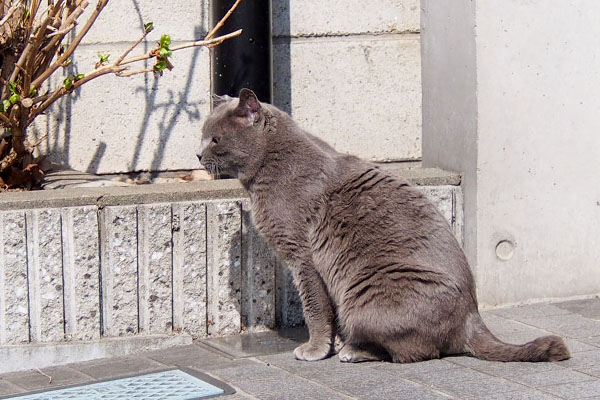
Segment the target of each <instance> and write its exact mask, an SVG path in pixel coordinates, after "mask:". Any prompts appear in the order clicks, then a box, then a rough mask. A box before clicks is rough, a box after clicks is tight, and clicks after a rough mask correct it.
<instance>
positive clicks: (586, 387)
mask: <svg viewBox="0 0 600 400" xmlns="http://www.w3.org/2000/svg"><path fill="white" fill-rule="evenodd" d="M544 391H545V392H548V393H551V394H553V395H556V396H560V397H562V398H565V399H579V398H587V397H592V396H600V381H598V380H596V381H593V382H579V383H568V384H564V385H554V386H546V387H544Z"/></svg>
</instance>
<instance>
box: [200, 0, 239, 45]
mask: <svg viewBox="0 0 600 400" xmlns="http://www.w3.org/2000/svg"><path fill="white" fill-rule="evenodd" d="M241 2H242V0H237V1H236V2H235V3H234V4H233V5H232V6H231V8H230V9H229V11H227V13H226V14H225V15H224V16H223V18H221V20H220V21H219V22H218V23H217V24H216V25H215V26H214V28H212V30H211V31H210V32H209V33H208V35H206V36H205V37H204V40H208V39H210V38H212V37H213V36H215V34H216V33H217V31H218V30H219V29H221V27H222V26H223V25H224V24H225V21H227V18H229V16H230V15H231V14H232V13H233V12H234V11H235V9H236V8H237V6H238V5H239V4H240V3H241Z"/></svg>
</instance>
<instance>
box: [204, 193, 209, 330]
mask: <svg viewBox="0 0 600 400" xmlns="http://www.w3.org/2000/svg"><path fill="white" fill-rule="evenodd" d="M204 233H205V234H206V240H205V241H204V261H205V262H204V329H205V330H206V331H205V332H204V334H205V335H208V263H209V254H208V240H209V238H210V235H209V232H208V203H204Z"/></svg>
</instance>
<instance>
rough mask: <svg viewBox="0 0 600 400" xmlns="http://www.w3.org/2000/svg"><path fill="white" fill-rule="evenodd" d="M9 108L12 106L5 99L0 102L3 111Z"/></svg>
mask: <svg viewBox="0 0 600 400" xmlns="http://www.w3.org/2000/svg"><path fill="white" fill-rule="evenodd" d="M10 106H12V104H10V101H8V100H6V99H5V100H2V108H3V110H4V111H8V109H9V108H10ZM4 111H3V112H4Z"/></svg>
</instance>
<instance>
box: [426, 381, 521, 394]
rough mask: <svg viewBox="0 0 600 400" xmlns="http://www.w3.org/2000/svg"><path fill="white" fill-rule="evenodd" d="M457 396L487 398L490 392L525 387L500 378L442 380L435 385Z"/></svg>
mask: <svg viewBox="0 0 600 400" xmlns="http://www.w3.org/2000/svg"><path fill="white" fill-rule="evenodd" d="M435 387H436V388H437V389H440V390H442V391H443V392H446V393H448V394H450V395H452V396H456V397H458V398H487V396H489V395H491V394H496V395H499V394H502V393H510V392H516V391H523V390H526V389H527V388H526V387H525V386H523V385H519V384H517V383H514V382H510V381H507V380H504V379H501V378H492V377H488V378H481V379H478V380H475V381H473V380H469V381H462V382H461V381H455V382H444V383H441V384H437V385H436V386H435Z"/></svg>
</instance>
